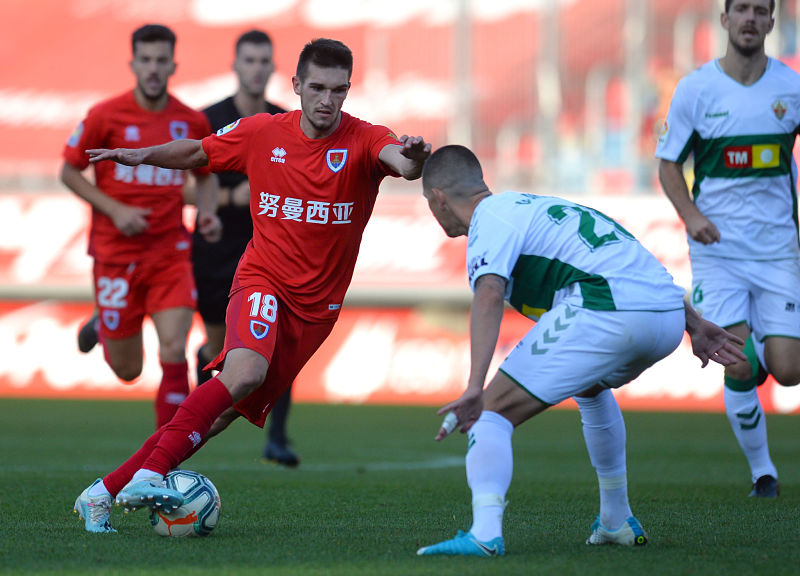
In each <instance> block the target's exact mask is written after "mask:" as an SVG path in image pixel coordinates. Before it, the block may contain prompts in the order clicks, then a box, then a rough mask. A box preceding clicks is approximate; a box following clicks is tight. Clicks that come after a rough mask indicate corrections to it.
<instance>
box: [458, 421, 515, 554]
mask: <svg viewBox="0 0 800 576" xmlns="http://www.w3.org/2000/svg"><path fill="white" fill-rule="evenodd" d="M513 432H514V426H513V425H512V424H511V422H509V421H508V420H507V419H506V418H504V417H503V416H501V415H500V414H498V413H496V412H488V411H485V410H484V411H483V412H482V413H481V416H480V418H478V421H477V422H475V424H473V426H472V428H471V429H470V431H469V445H468V448H467V457H466V467H467V483H468V484H469V487H470V489H471V490H472V528H471V529H470V532H471V533H472V535H473V536H475V538H477V539H478V540H482V541H484V542H486V541H489V540H492V539H493V538H497V537H500V536H502V535H503V511H504V509H505V498H506V492H507V491H508V487H509V486H510V485H511V475H512V474H513V471H514V459H513V455H512V451H511V435H512V433H513Z"/></svg>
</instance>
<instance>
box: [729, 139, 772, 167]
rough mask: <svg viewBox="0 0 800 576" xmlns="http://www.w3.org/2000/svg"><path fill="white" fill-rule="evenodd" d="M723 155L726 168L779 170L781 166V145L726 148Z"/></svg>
mask: <svg viewBox="0 0 800 576" xmlns="http://www.w3.org/2000/svg"><path fill="white" fill-rule="evenodd" d="M722 153H723V155H724V158H725V167H726V168H732V169H740V168H777V167H778V166H780V165H781V157H780V145H778V144H754V145H753V146H726V147H725V148H724V149H723V152H722Z"/></svg>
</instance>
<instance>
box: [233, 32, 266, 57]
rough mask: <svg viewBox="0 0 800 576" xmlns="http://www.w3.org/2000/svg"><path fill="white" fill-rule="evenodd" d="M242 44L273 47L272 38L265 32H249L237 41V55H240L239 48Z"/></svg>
mask: <svg viewBox="0 0 800 576" xmlns="http://www.w3.org/2000/svg"><path fill="white" fill-rule="evenodd" d="M242 44H269V45H270V46H272V38H270V37H269V34H267V33H266V32H264V31H263V30H256V29H253V30H248V31H247V32H245V33H244V34H242V35H241V36H239V39H238V40H236V54H238V53H239V48H241V47H242Z"/></svg>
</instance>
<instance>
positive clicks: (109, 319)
mask: <svg viewBox="0 0 800 576" xmlns="http://www.w3.org/2000/svg"><path fill="white" fill-rule="evenodd" d="M101 317H102V319H103V324H105V326H106V328H108V329H109V330H116V329H117V328H118V327H119V310H103V314H102V315H101Z"/></svg>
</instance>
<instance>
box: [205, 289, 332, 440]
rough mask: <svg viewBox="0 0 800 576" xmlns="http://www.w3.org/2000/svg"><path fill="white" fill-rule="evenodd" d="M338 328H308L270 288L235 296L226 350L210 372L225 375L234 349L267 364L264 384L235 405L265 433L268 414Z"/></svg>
mask: <svg viewBox="0 0 800 576" xmlns="http://www.w3.org/2000/svg"><path fill="white" fill-rule="evenodd" d="M333 325H334V322H309V321H307V320H304V319H302V318H300V317H299V316H297V315H296V314H295V313H294V312H293V311H292V310H291V309H290V308H289V307H288V306H286V305H284V303H283V302H282V301H281V300H279V299H278V297H277V296H276V295H275V291H274V290H273V289H272V287H271V286H270V285H267V284H265V285H261V286H247V287H246V288H240V289H238V290H236V291H235V292H233V293H231V296H230V299H229V301H228V310H227V314H226V317H225V326H226V331H225V348H224V349H223V350H222V352H221V353H220V355H219V356H217V357H216V358H215V359H214V361H213V362H211V364H209V368H210V369H213V370H221V369H222V366H223V365H224V363H225V356H226V355H227V354H228V352H229V351H231V350H234V349H236V348H247V349H248V350H253V351H254V352H258V353H259V354H261V355H262V356H263V357H264V358H266V359H267V361H268V362H269V369H268V370H267V376H266V378H265V379H264V382H263V383H262V384H261V386H259V387H258V388H257V389H255V390H254V391H253V392H252V393H250V395H249V396H247V397H246V398H243V399H242V400H240V401H239V402H237V404H236V409H237V410H238V411H239V412H240V413H241V414H242V415H243V416H244V417H245V418H247V419H248V420H250V422H252V423H253V424H255V425H256V426H260V427H263V426H264V421H265V420H266V418H267V414H269V411H270V409H271V408H272V406H273V405H274V404H275V402H276V401H277V400H278V398H280V397H281V395H283V393H284V392H285V391H286V389H287V388H288V387H289V386H290V385H291V383H292V382H293V381H294V379H295V377H297V375H298V374H299V373H300V370H301V369H302V368H303V366H305V364H306V362H308V360H309V359H310V358H311V356H312V355H313V354H314V352H316V351H317V349H318V348H319V347H320V346H321V345H322V343H323V342H324V341H325V339H326V338H327V337H328V335H329V334H330V333H331V330H333Z"/></svg>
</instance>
